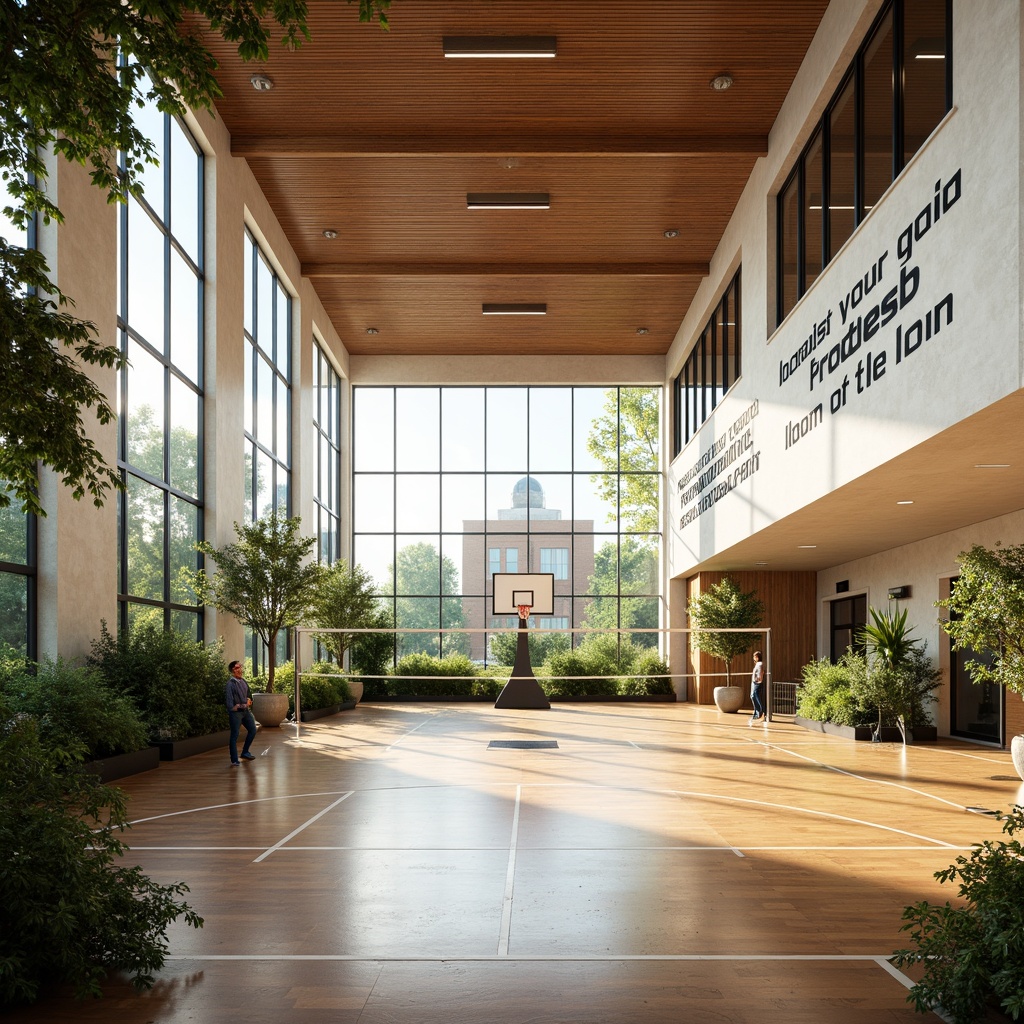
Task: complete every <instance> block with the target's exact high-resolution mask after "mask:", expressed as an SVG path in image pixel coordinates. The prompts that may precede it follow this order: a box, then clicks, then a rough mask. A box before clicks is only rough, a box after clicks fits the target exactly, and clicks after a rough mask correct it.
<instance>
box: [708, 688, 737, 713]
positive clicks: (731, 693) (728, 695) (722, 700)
mask: <svg viewBox="0 0 1024 1024" xmlns="http://www.w3.org/2000/svg"><path fill="white" fill-rule="evenodd" d="M714 698H715V704H716V705H717V706H718V710H719V711H722V712H724V713H725V714H727V715H735V714H736V712H737V711H739V709H740V708H741V707H743V687H742V686H716V687H715V692H714Z"/></svg>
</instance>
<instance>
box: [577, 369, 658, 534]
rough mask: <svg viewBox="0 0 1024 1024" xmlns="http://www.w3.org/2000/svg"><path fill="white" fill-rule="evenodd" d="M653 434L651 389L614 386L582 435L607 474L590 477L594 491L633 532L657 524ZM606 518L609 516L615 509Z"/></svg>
mask: <svg viewBox="0 0 1024 1024" xmlns="http://www.w3.org/2000/svg"><path fill="white" fill-rule="evenodd" d="M658 432H659V425H658V392H657V390H656V389H654V388H617V389H611V390H609V391H608V393H607V395H606V397H605V404H604V409H603V411H602V414H601V415H600V416H599V417H598V418H597V419H595V420H594V422H593V425H592V426H591V430H590V435H589V437H588V438H587V451H588V452H590V454H591V455H592V456H593V457H594V458H595V459H597V460H598V462H600V463H601V465H602V466H603V467H604V469H605V471H606V473H607V474H609V475H607V476H597V475H595V476H594V477H593V480H594V482H595V483H596V484H597V486H598V492H599V493H600V495H601V497H602V498H604V500H605V501H606V502H608V504H609V507H610V508H611V509H613V510H615V509H616V508H617V509H618V515H619V517H620V518H621V519H622V522H623V524H624V525H625V526H626V527H627V528H628V529H630V530H635V531H637V532H638V533H656V532H657V531H658V530H659V529H660V528H661V522H660V515H659V511H658V481H659V479H660V477H659V475H658V436H659V433H658ZM611 474H621V476H618V477H616V476H612V475H611ZM608 518H609V520H614V518H615V512H614V511H612V512H609V515H608Z"/></svg>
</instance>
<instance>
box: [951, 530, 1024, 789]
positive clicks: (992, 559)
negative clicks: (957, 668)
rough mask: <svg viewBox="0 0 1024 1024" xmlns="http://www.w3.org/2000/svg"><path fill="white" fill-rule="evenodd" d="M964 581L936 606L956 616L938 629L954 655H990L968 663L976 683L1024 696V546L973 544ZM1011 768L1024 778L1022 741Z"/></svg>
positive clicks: (1014, 745) (965, 558) (1017, 739)
mask: <svg viewBox="0 0 1024 1024" xmlns="http://www.w3.org/2000/svg"><path fill="white" fill-rule="evenodd" d="M957 562H958V563H959V565H960V576H959V578H958V579H957V581H956V582H955V583H954V584H953V591H952V593H951V594H950V595H949V597H948V598H946V599H945V600H944V601H938V602H936V605H937V607H939V608H944V609H946V610H947V611H949V612H952V615H951V616H950V618H949V620H948V621H946V620H943V621H942V622H941V623H940V624H941V626H942V628H943V629H944V630H945V631H946V633H947V634H949V638H950V641H951V642H952V645H953V649H954V650H967V651H971V652H974V653H976V654H978V655H983V654H986V653H987V654H989V655H990V656H991V661H990V662H989V661H987V660H982V659H981V658H978V659H976V660H972V661H968V663H967V668H968V671H969V672H970V674H971V680H972V682H975V683H986V682H987V683H998V684H999V685H1000V686H1005V687H1006V689H1007V690H1009V691H1010V692H1011V693H1016V694H1017V695H1018V696H1024V544H1017V545H1014V546H1011V547H1005V548H1004V547H1000V546H998V545H997V546H996V548H995V549H994V550H993V549H991V548H986V547H982V545H980V544H975V545H974V547H972V548H971V550H970V551H964V552H961V553H960V555H959V556H958V557H957ZM1010 752H1011V755H1012V757H1013V766H1014V767H1015V768H1016V769H1017V774H1018V775H1019V776H1020V777H1021V778H1022V779H1024V736H1014V737H1013V739H1012V740H1011V742H1010Z"/></svg>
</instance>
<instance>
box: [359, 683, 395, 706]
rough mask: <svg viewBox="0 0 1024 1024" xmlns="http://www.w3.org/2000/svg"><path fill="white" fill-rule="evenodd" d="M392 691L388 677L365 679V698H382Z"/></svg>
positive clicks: (365, 699)
mask: <svg viewBox="0 0 1024 1024" xmlns="http://www.w3.org/2000/svg"><path fill="white" fill-rule="evenodd" d="M390 692H391V689H390V686H389V684H388V680H387V679H363V700H364V701H368V700H382V699H383V698H385V697H387V696H388V694H389V693H390Z"/></svg>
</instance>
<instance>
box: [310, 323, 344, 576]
mask: <svg viewBox="0 0 1024 1024" xmlns="http://www.w3.org/2000/svg"><path fill="white" fill-rule="evenodd" d="M313 446H314V447H313V450H314V451H315V452H316V462H317V470H316V477H315V484H314V488H313V504H314V506H315V508H316V517H317V534H316V536H317V558H318V559H319V560H320V561H321V562H324V563H325V564H327V565H330V564H331V563H332V562H336V561H337V560H338V559H339V558H340V557H341V378H340V377H339V376H338V374H337V373H336V372H335V369H334V367H333V366H332V365H331V363H330V361H329V360H328V358H327V356H326V355H325V354H324V351H323V349H322V348H321V347H320V345H319V344H318V343H317V342H316V341H314V342H313Z"/></svg>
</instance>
